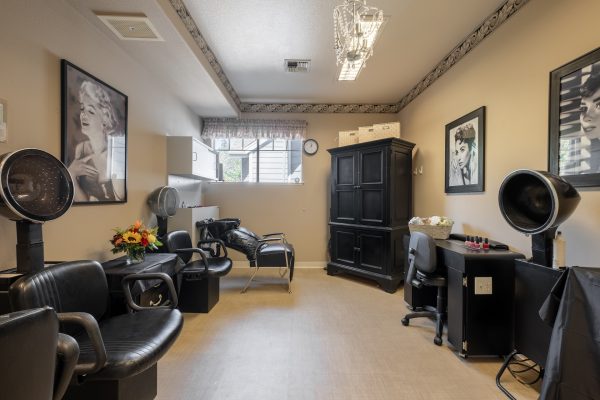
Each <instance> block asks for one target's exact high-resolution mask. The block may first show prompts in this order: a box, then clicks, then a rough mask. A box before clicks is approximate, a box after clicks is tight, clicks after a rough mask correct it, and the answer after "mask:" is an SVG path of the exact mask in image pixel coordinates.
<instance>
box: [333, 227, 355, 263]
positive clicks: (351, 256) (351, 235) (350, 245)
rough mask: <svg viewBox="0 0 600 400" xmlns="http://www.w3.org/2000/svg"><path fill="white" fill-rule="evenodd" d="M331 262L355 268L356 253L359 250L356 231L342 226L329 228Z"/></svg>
mask: <svg viewBox="0 0 600 400" xmlns="http://www.w3.org/2000/svg"><path fill="white" fill-rule="evenodd" d="M330 235H331V261H332V262H335V263H338V264H342V265H347V266H349V267H354V266H356V261H357V252H358V250H359V248H358V247H357V246H356V243H357V239H356V237H357V230H356V229H352V228H346V227H342V226H331V230H330Z"/></svg>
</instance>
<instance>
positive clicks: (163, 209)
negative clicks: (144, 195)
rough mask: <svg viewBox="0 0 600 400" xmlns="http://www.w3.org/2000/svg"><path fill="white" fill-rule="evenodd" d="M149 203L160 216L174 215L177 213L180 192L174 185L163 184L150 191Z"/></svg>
mask: <svg viewBox="0 0 600 400" xmlns="http://www.w3.org/2000/svg"><path fill="white" fill-rule="evenodd" d="M148 205H149V206H150V209H151V210H152V212H153V213H154V214H156V215H157V216H158V217H172V216H173V215H175V214H176V213H177V206H178V205H179V192H178V191H177V189H175V188H174V187H171V186H161V187H159V188H157V189H154V191H152V193H150V196H148Z"/></svg>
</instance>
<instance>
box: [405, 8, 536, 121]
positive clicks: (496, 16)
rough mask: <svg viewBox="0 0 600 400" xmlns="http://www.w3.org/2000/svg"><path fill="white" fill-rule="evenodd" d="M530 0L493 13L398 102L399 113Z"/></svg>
mask: <svg viewBox="0 0 600 400" xmlns="http://www.w3.org/2000/svg"><path fill="white" fill-rule="evenodd" d="M528 1H529V0H508V1H507V2H506V3H504V4H503V5H502V6H501V7H500V8H499V9H498V10H496V12H494V13H492V14H491V15H490V16H489V17H487V18H486V19H485V21H483V22H482V23H481V25H479V26H478V27H477V28H476V29H475V30H474V31H473V32H471V34H470V35H469V36H467V38H466V39H465V40H463V41H462V42H461V43H460V44H459V45H458V46H456V47H455V48H454V49H453V50H452V51H451V52H450V54H448V55H447V56H446V57H444V59H443V60H442V61H440V62H439V63H438V65H436V66H435V68H434V69H432V70H431V71H430V72H429V73H428V74H427V75H425V77H424V78H423V79H421V81H420V82H419V83H417V84H416V85H415V86H414V87H413V88H412V89H411V90H410V92H408V94H407V95H406V96H404V97H403V98H402V99H400V101H399V102H398V111H400V110H402V109H403V108H404V107H406V106H407V105H408V103H410V102H411V101H413V100H414V99H416V98H417V96H418V95H420V94H421V93H423V91H424V90H425V89H427V88H428V87H429V86H431V84H432V83H433V82H435V81H436V80H438V79H439V78H440V77H441V76H442V75H444V74H445V73H446V72H447V71H448V70H449V69H450V68H452V67H453V66H454V65H455V64H456V63H457V62H458V61H459V60H460V59H462V58H463V57H464V56H466V55H467V54H468V53H469V52H470V51H471V50H473V49H474V48H475V46H477V45H478V44H479V43H481V41H482V40H483V39H485V38H486V37H487V36H489V35H490V33H492V32H493V31H494V30H496V28H498V27H499V26H500V25H502V23H503V22H504V21H506V20H507V19H508V18H509V17H510V16H511V15H513V14H514V13H516V12H517V11H518V10H520V9H521V7H523V5H524V4H525V3H527V2H528Z"/></svg>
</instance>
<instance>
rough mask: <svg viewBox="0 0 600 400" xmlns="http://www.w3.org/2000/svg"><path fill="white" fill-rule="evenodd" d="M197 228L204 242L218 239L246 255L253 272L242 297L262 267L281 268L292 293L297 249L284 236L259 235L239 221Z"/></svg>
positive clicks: (218, 222) (229, 219)
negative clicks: (205, 238) (209, 238)
mask: <svg viewBox="0 0 600 400" xmlns="http://www.w3.org/2000/svg"><path fill="white" fill-rule="evenodd" d="M196 227H197V228H198V229H199V231H200V237H201V238H204V237H207V236H210V237H216V238H219V239H221V240H222V241H223V244H224V245H225V246H227V247H229V248H231V249H233V250H237V251H239V252H241V253H244V255H245V256H246V258H247V259H248V262H249V263H250V267H251V268H254V271H253V272H252V276H251V277H250V279H249V280H248V282H247V283H246V285H245V286H244V288H243V289H242V293H245V292H246V290H248V287H249V286H250V284H251V283H252V281H253V280H254V277H255V276H256V274H257V272H258V270H259V269H260V268H263V267H267V268H279V275H280V276H281V277H282V278H283V277H286V283H287V289H288V292H289V293H291V292H292V289H291V282H292V278H293V277H294V258H295V254H294V246H292V245H291V244H290V243H288V242H287V238H286V236H285V234H284V233H281V232H279V233H268V234H265V235H258V234H256V233H254V232H252V231H251V230H249V229H246V228H243V227H240V220H239V219H237V218H228V219H222V220H216V221H212V220H206V221H202V222H196ZM217 251H218V248H217Z"/></svg>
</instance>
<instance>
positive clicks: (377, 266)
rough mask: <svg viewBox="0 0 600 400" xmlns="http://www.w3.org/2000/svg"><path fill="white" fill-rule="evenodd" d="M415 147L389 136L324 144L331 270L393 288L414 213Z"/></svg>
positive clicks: (400, 270)
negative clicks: (331, 146) (328, 178)
mask: <svg viewBox="0 0 600 400" xmlns="http://www.w3.org/2000/svg"><path fill="white" fill-rule="evenodd" d="M413 147H414V144H413V143H409V142H407V141H404V140H401V139H395V138H390V139H381V140H376V141H372V142H366V143H360V144H353V145H350V146H344V147H338V148H336V149H330V150H328V151H329V153H330V154H331V194H330V195H331V203H330V204H331V206H330V213H329V233H330V242H329V251H330V257H331V261H330V262H329V263H328V264H327V273H328V274H329V275H333V274H336V273H340V272H347V273H351V274H355V275H358V276H362V277H364V278H369V279H373V280H375V281H377V282H378V283H379V285H380V286H381V287H382V288H383V289H384V290H385V291H386V292H389V293H393V292H395V291H396V289H397V287H398V285H399V284H400V282H401V281H402V279H403V273H404V248H403V245H402V236H403V235H404V234H406V233H407V232H408V220H409V219H410V218H411V217H412V149H413Z"/></svg>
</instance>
